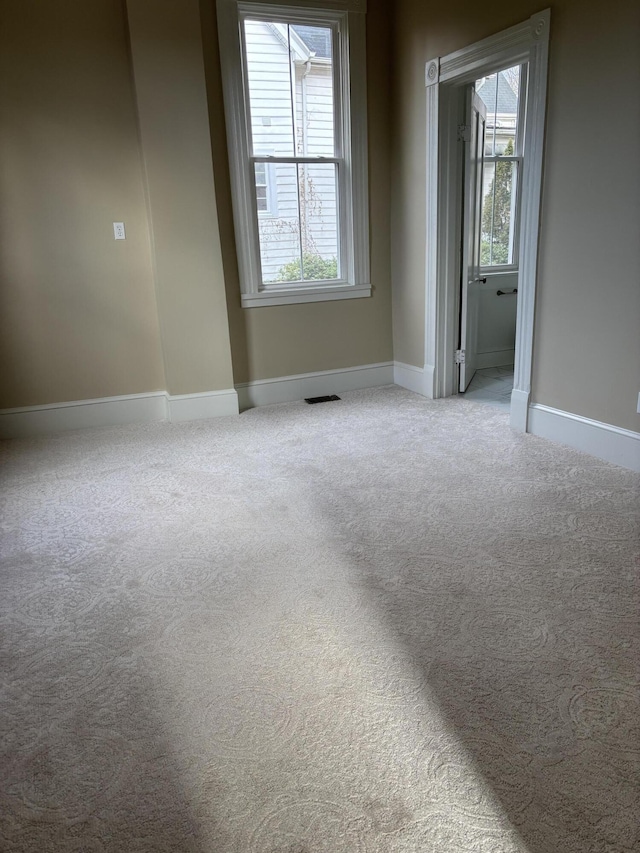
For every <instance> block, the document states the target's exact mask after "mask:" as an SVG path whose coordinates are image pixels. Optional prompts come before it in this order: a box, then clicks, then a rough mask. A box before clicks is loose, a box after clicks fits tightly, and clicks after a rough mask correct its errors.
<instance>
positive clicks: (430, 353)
mask: <svg viewBox="0 0 640 853" xmlns="http://www.w3.org/2000/svg"><path fill="white" fill-rule="evenodd" d="M550 19H551V11H550V10H549V9H545V10H544V11H542V12H539V13H537V14H535V15H532V16H531V17H530V18H529V19H528V20H526V21H524V22H523V23H521V24H517V25H516V26H515V27H510V28H509V29H508V30H503V31H502V32H501V33H498V34H496V35H494V36H490V37H489V38H486V39H483V40H482V41H479V42H476V43H475V44H472V45H470V46H469V47H465V48H463V49H462V50H458V51H455V52H454V53H450V54H448V55H447V56H445V57H436V58H435V59H431V60H429V61H428V62H427V63H426V67H425V84H426V94H427V211H426V282H425V288H426V290H425V297H426V298H425V359H424V362H425V364H424V380H425V384H424V388H425V395H426V396H427V397H431V398H437V397H448V396H451V395H452V394H454V393H457V383H456V365H455V349H456V346H457V333H458V329H457V323H458V320H459V318H458V317H457V316H456V312H457V311H459V298H458V290H459V280H458V279H459V269H460V257H459V256H460V238H461V231H460V222H461V217H460V205H461V194H462V189H463V187H462V169H461V157H460V152H459V148H460V146H459V143H458V128H459V124H460V123H461V122H460V102H461V96H460V92H461V90H462V87H465V86H466V85H468V84H469V83H473V82H474V81H475V80H476V79H477V78H478V77H480V76H482V75H485V74H490V73H492V72H494V71H499V70H500V69H502V68H508V67H509V66H512V65H520V64H522V63H523V62H527V63H528V65H529V72H528V87H527V105H526V127H525V140H524V151H525V157H524V168H523V175H522V196H521V211H520V262H519V268H518V306H517V313H516V342H515V366H514V384H513V391H512V394H511V426H512V427H513V428H514V429H516V430H518V431H519V432H526V430H527V416H528V410H529V398H530V394H531V369H532V360H533V359H532V356H533V323H534V314H535V293H536V276H537V267H538V235H539V223H540V199H541V190H542V165H543V146H544V126H545V115H546V101H547V66H548V56H549V24H550Z"/></svg>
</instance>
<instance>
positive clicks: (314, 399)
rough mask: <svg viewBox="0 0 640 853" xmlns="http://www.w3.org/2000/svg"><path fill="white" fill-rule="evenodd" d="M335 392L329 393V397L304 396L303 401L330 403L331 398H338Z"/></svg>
mask: <svg viewBox="0 0 640 853" xmlns="http://www.w3.org/2000/svg"><path fill="white" fill-rule="evenodd" d="M339 399H340V397H338V395H337V394H331V395H330V396H329V397H305V398H304V401H305V403H331V402H333V400H339Z"/></svg>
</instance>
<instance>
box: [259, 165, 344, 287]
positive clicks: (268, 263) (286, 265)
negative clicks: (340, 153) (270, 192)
mask: <svg viewBox="0 0 640 853" xmlns="http://www.w3.org/2000/svg"><path fill="white" fill-rule="evenodd" d="M258 165H264V164H256V176H257V173H258V170H257V166H258ZM272 170H273V174H274V175H275V181H274V183H275V186H274V193H275V195H276V197H277V207H278V216H277V217H276V218H271V219H270V220H268V221H263V220H261V221H260V222H259V229H258V230H259V237H260V260H261V264H262V279H263V281H265V282H275V281H320V280H327V279H329V280H332V279H337V278H338V277H339V262H338V256H339V242H338V205H337V191H336V165H335V164H334V163H279V164H277V165H274V166H273V167H272ZM260 189H261V188H260V186H259V185H258V183H257V177H256V193H259V192H260ZM257 204H258V210H260V209H261V208H260V204H261V199H260V196H259V195H258V198H257Z"/></svg>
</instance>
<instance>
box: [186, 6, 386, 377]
mask: <svg viewBox="0 0 640 853" xmlns="http://www.w3.org/2000/svg"><path fill="white" fill-rule="evenodd" d="M201 9H202V17H203V36H204V42H205V57H206V73H207V88H208V93H209V116H210V124H211V134H212V145H213V157H214V170H215V180H216V191H217V204H218V219H219V224H220V237H221V242H222V253H223V262H224V271H225V278H226V287H227V303H228V311H229V324H230V329H231V348H232V355H233V372H234V378H235V381H236V382H248V381H251V380H256V379H269V378H273V377H278V376H289V375H292V374H297V373H308V372H313V371H319V370H332V369H336V368H342V367H352V366H356V365H361V364H374V363H379V362H384V361H390V360H391V359H392V357H393V355H392V339H391V271H390V265H391V261H390V186H389V145H390V122H389V78H390V68H389V63H390V57H389V51H390V25H391V21H390V6H389V4H388V3H387V2H385V0H368V6H367V85H368V111H369V193H370V242H371V283H372V284H373V288H374V290H373V294H372V296H371V297H370V298H366V299H348V300H342V301H336V302H316V303H308V304H300V305H282V306H273V307H269V308H262V307H260V308H241V307H240V285H239V281H238V268H237V261H236V250H235V236H234V230H233V213H232V209H231V192H230V188H229V166H228V158H227V143H226V131H225V123H224V110H223V103H222V87H221V80H220V65H219V54H218V34H217V29H216V20H215V0H202V2H201Z"/></svg>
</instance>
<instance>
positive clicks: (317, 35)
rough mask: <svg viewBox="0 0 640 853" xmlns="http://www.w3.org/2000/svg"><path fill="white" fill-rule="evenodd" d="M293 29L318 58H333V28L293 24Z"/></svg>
mask: <svg viewBox="0 0 640 853" xmlns="http://www.w3.org/2000/svg"><path fill="white" fill-rule="evenodd" d="M291 29H292V30H294V31H295V32H296V34H297V35H298V36H300V38H301V39H302V41H303V42H304V43H305V44H306V46H307V47H308V48H309V50H310V51H311V52H312V53H314V54H315V55H316V56H317V57H318V58H320V59H331V30H330V29H329V28H328V27H305V26H303V25H302V24H292V25H291Z"/></svg>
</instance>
